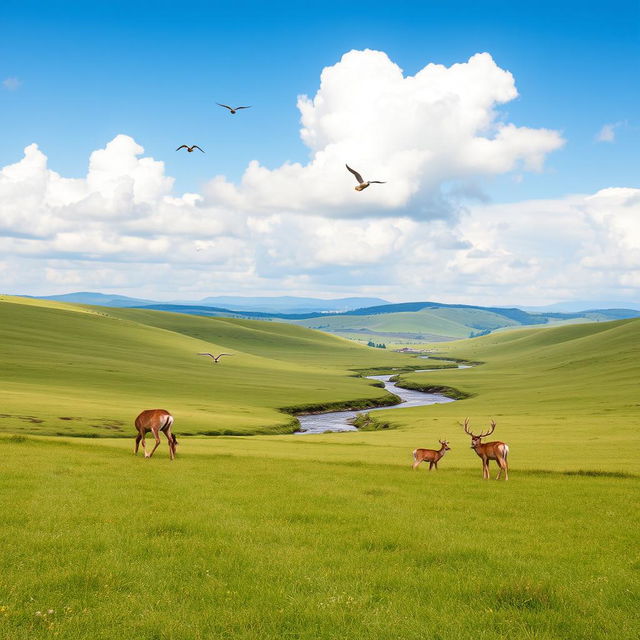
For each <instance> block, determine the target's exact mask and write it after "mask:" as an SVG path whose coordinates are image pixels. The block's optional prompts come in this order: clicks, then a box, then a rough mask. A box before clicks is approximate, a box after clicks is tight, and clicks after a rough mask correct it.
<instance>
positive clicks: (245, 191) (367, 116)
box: [205, 50, 564, 219]
mask: <svg viewBox="0 0 640 640" xmlns="http://www.w3.org/2000/svg"><path fill="white" fill-rule="evenodd" d="M517 96H518V92H517V90H516V87H515V82H514V78H513V76H512V75H511V73H509V72H508V71H505V70H503V69H501V68H500V67H498V66H497V65H496V63H495V62H494V61H493V59H492V57H491V56H490V55H489V54H488V53H480V54H476V55H474V56H472V57H471V58H470V59H469V60H468V61H467V62H464V63H461V64H454V65H452V66H451V67H445V66H442V65H437V64H429V65H427V66H426V67H424V68H423V69H422V70H420V71H419V72H418V73H416V75H414V76H404V75H403V73H402V69H400V67H398V65H396V64H395V63H393V62H392V61H391V60H390V59H389V58H388V57H387V55H386V54H385V53H383V52H381V51H371V50H365V51H350V52H349V53H346V54H345V55H344V56H343V57H342V59H341V60H340V62H338V63H336V64H335V65H333V66H332V67H327V68H325V69H324V70H323V71H322V75H321V79H320V88H319V89H318V92H317V93H316V95H315V97H314V98H313V99H310V98H308V97H307V96H300V97H299V99H298V108H299V110H300V113H301V122H302V130H301V137H302V140H303V142H304V143H305V145H306V146H307V147H308V148H309V152H310V160H309V162H308V163H307V164H304V165H303V164H299V163H287V164H284V165H282V166H281V167H279V168H277V169H274V170H270V169H267V168H266V167H263V166H262V165H260V163H259V162H258V161H255V160H254V161H253V162H251V163H250V164H249V166H248V168H247V170H246V171H245V173H244V175H243V177H242V181H241V183H240V184H239V185H235V184H232V183H230V182H228V181H227V180H226V179H225V178H224V177H223V176H218V177H216V178H215V179H214V180H212V181H211V182H210V183H209V184H208V185H207V187H206V189H205V193H206V196H207V199H208V201H210V202H213V203H215V204H219V205H223V206H227V207H232V208H234V209H237V210H240V211H245V212H252V213H256V212H262V213H286V212H294V213H305V214H312V215H323V216H331V217H341V218H342V217H363V216H372V215H378V216H388V215H389V214H390V213H391V212H394V211H397V210H398V209H400V208H402V209H404V212H403V213H404V215H407V216H409V217H412V218H416V219H433V218H440V217H446V216H447V215H448V214H449V213H450V209H451V208H450V206H447V204H449V203H447V201H446V200H444V199H443V198H442V194H441V192H442V189H443V187H445V186H446V185H450V184H451V183H452V182H453V183H455V182H456V181H464V180H468V179H473V178H480V177H482V176H492V175H496V174H502V173H505V172H508V171H511V170H513V169H524V170H531V171H540V170H541V169H542V166H543V162H544V158H545V156H546V154H547V153H549V152H550V151H553V150H555V149H558V148H560V147H561V146H562V145H563V143H564V141H563V139H562V137H561V136H560V134H559V133H558V132H557V131H552V130H548V129H530V128H527V127H517V126H515V125H514V124H511V123H506V122H504V121H503V120H502V119H501V115H500V113H499V112H498V111H497V110H496V107H497V106H498V105H500V104H503V103H506V102H509V101H510V100H513V99H514V98H516V97H517ZM345 163H348V164H349V165H350V166H352V167H354V168H355V169H357V170H358V171H360V173H361V174H362V175H363V177H364V179H365V180H386V181H387V184H385V185H374V186H373V187H371V188H369V189H368V190H366V191H363V192H361V193H357V192H355V191H354V190H353V187H354V186H355V182H354V179H353V176H351V175H350V174H349V173H348V172H347V171H346V169H345Z"/></svg>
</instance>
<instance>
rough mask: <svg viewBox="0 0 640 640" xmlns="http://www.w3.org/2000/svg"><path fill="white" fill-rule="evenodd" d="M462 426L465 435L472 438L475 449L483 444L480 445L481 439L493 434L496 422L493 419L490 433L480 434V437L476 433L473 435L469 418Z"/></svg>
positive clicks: (472, 445) (472, 446)
mask: <svg viewBox="0 0 640 640" xmlns="http://www.w3.org/2000/svg"><path fill="white" fill-rule="evenodd" d="M460 426H461V427H463V428H464V431H465V433H467V434H469V435H470V436H471V448H472V449H475V448H476V447H478V446H479V445H480V444H481V443H480V439H481V438H486V437H487V436H490V435H491V434H492V433H493V430H494V429H495V428H496V422H495V420H493V419H492V420H491V427H490V428H489V431H487V432H486V433H479V434H478V435H476V434H475V433H472V432H471V429H469V418H465V419H464V424H462V425H460Z"/></svg>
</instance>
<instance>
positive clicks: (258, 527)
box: [0, 297, 640, 640]
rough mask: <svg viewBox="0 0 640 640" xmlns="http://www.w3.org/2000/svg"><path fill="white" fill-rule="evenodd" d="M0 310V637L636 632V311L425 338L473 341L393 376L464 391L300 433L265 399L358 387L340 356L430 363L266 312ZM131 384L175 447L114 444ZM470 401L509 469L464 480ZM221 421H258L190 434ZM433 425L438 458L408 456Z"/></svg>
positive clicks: (378, 395)
mask: <svg viewBox="0 0 640 640" xmlns="http://www.w3.org/2000/svg"><path fill="white" fill-rule="evenodd" d="M0 314H1V315H0V336H1V345H2V353H3V360H2V370H1V371H0V382H1V384H0V391H1V393H2V396H1V398H0V400H1V402H2V405H1V406H2V414H3V416H5V417H3V418H1V419H0V429H1V430H2V434H0V445H1V446H2V450H3V454H4V455H3V458H2V467H1V468H0V487H1V488H0V501H1V502H2V504H1V505H0V513H1V514H2V527H1V528H0V536H1V548H2V552H1V553H0V562H1V563H2V571H0V638H7V639H11V640H13V639H18V640H21V639H25V640H26V639H32V638H70V639H74V640H75V639H78V640H79V639H81V638H97V639H102V638H105V639H106V638H135V639H138V638H140V639H149V640H183V639H184V640H189V639H205V638H207V639H208V638H224V639H226V638H229V639H231V638H233V639H236V638H238V639H245V638H246V639H249V638H251V639H256V638H303V639H309V640H311V639H317V638H323V639H324V638H326V639H334V638H358V639H362V638H364V639H368V638H371V639H378V638H380V639H389V640H391V639H394V640H395V639H397V638H409V639H414V638H415V639H418V638H420V639H422V638H436V639H442V640H445V639H446V640H451V639H456V638H470V639H471V638H473V639H475V638H480V639H483V640H485V639H486V640H488V639H492V640H493V639H511V638H514V639H520V638H532V639H533V638H535V639H545V640H547V639H548V640H556V639H558V638H571V639H573V638H578V639H585V640H587V639H600V638H602V639H604V638H616V639H617V638H621V639H626V638H629V639H631V638H637V637H638V635H639V634H640V616H639V614H638V610H639V609H638V604H639V603H638V593H639V591H640V590H639V587H640V552H639V551H638V533H637V532H638V530H639V526H640V522H639V521H640V514H639V511H638V489H639V488H640V478H639V476H638V470H639V468H640V467H639V465H638V463H639V461H640V456H639V446H638V445H640V411H639V410H640V395H639V394H638V383H637V381H638V380H639V379H640V357H639V356H640V320H629V321H618V322H609V323H596V324H580V325H575V326H565V327H558V328H545V329H527V330H514V331H511V332H501V333H498V334H492V335H488V336H485V337H482V338H476V339H472V340H463V341H459V342H451V343H446V344H442V343H440V344H437V345H435V348H436V349H438V353H437V354H436V355H437V356H438V357H441V358H454V359H459V360H464V361H468V362H475V363H481V364H477V365H476V366H474V367H473V368H471V369H441V370H439V371H434V372H425V373H407V372H402V373H400V379H401V383H402V384H404V385H406V386H414V387H419V388H423V389H433V388H442V387H450V388H453V389H456V390H458V391H459V392H462V393H463V394H464V395H465V396H466V397H465V399H463V400H459V401H456V402H454V403H450V404H445V405H436V406H430V407H417V408H411V409H392V410H384V411H379V412H375V413H373V414H371V415H372V417H373V419H374V420H377V421H379V422H380V423H384V422H387V423H390V424H391V426H392V427H393V428H391V429H384V430H380V431H367V432H353V433H341V434H323V435H318V436H301V435H268V434H269V433H270V434H273V433H278V432H279V431H282V432H286V431H287V430H290V429H291V419H292V416H290V415H289V414H286V413H283V412H282V411H281V409H283V408H287V407H289V408H290V407H301V406H309V407H310V406H313V407H316V408H320V407H323V406H324V407H327V406H330V405H339V404H343V405H347V404H350V403H352V404H357V403H362V404H366V403H372V404H373V403H376V402H379V401H380V400H381V399H382V398H383V397H384V390H383V389H380V388H378V387H375V386H372V385H371V384H370V381H366V380H363V379H361V378H359V377H356V376H355V371H356V370H367V369H372V368H375V367H386V368H388V369H389V371H392V370H393V369H394V368H400V369H401V368H403V367H415V366H417V365H416V363H417V364H418V365H419V366H420V367H424V368H428V367H429V361H426V362H425V361H424V360H416V359H414V358H411V357H409V356H404V355H400V354H394V353H389V352H386V351H384V350H379V349H366V348H364V347H360V346H358V345H355V344H353V343H351V342H348V341H345V340H340V339H338V338H335V337H332V336H327V335H324V334H320V333H317V332H312V331H309V330H307V329H304V328H300V327H294V326H289V325H283V324H280V323H269V322H262V323H261V322H254V321H240V320H231V319H211V318H197V317H191V316H180V315H177V314H168V313H160V312H150V311H138V310H122V309H117V310H116V309H106V308H99V307H79V306H72V305H63V304H57V305H56V304H55V303H44V302H36V301H29V300H21V299H18V298H7V297H4V299H3V300H0ZM198 351H211V352H214V353H215V352H219V351H225V352H230V353H234V356H233V357H229V358H226V359H222V360H221V363H220V364H219V365H212V364H211V363H210V362H209V360H208V359H205V358H199V357H198V356H195V355H194V354H195V353H197V352H198ZM433 362H434V364H440V365H442V364H443V362H442V361H433ZM396 370H398V369H396ZM152 406H162V407H164V408H167V409H169V410H171V411H172V413H173V414H174V416H175V418H176V422H175V426H174V430H175V432H176V434H177V436H178V440H179V442H180V445H179V447H178V456H177V458H176V460H175V461H174V462H170V461H169V459H168V452H167V447H166V442H164V441H163V444H162V446H161V447H160V448H159V449H158V451H157V452H156V454H155V456H154V457H153V458H152V459H151V460H144V459H143V458H142V457H137V458H136V457H134V456H133V455H132V451H133V435H134V434H133V427H132V419H133V417H135V415H136V413H137V412H138V411H139V410H141V409H143V408H150V407H152ZM466 416H469V417H470V418H471V426H472V428H473V429H474V430H476V429H477V430H479V429H480V428H482V427H486V426H487V425H488V423H489V421H490V419H491V418H492V417H493V418H494V419H495V420H496V422H497V425H498V426H497V429H496V432H495V434H494V436H493V437H494V438H496V439H502V440H505V441H506V442H508V443H509V445H510V448H511V452H510V458H509V462H510V479H509V482H496V481H495V480H492V481H488V482H487V481H483V480H482V478H481V463H480V460H479V458H477V456H476V455H475V454H474V452H473V451H471V450H470V449H469V437H468V436H466V435H465V434H464V433H463V431H462V428H461V427H460V426H459V424H458V423H459V421H461V420H462V419H463V418H464V417H466ZM61 418H73V419H72V420H68V419H64V420H63V419H61ZM114 427H119V428H114ZM225 430H228V433H240V434H249V433H254V434H257V435H251V436H249V435H239V436H232V435H221V436H217V437H203V436H202V434H204V433H208V432H211V433H215V432H217V433H224V432H225ZM261 432H262V435H260V433H261ZM187 433H191V434H200V435H198V436H195V435H194V436H190V437H188V436H185V434H187ZM86 435H91V436H96V435H100V436H113V437H100V438H96V437H93V438H88V437H82V436H86ZM70 436H73V437H70ZM123 436H127V437H126V438H125V437H123ZM443 437H447V438H448V439H449V440H450V442H451V447H452V450H451V451H450V452H448V453H447V454H446V456H445V457H444V458H443V459H442V460H441V462H440V464H439V467H440V470H439V471H438V472H431V473H429V472H428V471H427V470H426V468H423V469H420V470H419V471H417V472H413V471H411V468H410V464H411V451H412V450H413V449H414V448H416V447H436V446H437V440H438V438H443ZM491 471H492V474H495V467H491Z"/></svg>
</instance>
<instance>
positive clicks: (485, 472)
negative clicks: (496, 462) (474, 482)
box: [482, 460, 491, 480]
mask: <svg viewBox="0 0 640 640" xmlns="http://www.w3.org/2000/svg"><path fill="white" fill-rule="evenodd" d="M490 477H491V476H490V475H489V461H488V460H483V461H482V478H483V479H484V480H489V478H490Z"/></svg>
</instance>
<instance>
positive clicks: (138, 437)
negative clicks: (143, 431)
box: [133, 434, 142, 456]
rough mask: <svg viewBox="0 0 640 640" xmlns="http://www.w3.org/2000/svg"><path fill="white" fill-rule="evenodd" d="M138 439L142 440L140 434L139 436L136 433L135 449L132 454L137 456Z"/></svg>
mask: <svg viewBox="0 0 640 640" xmlns="http://www.w3.org/2000/svg"><path fill="white" fill-rule="evenodd" d="M140 440H142V436H141V435H140V434H138V435H137V436H136V448H135V450H134V452H133V455H134V456H137V455H138V447H139V446H140Z"/></svg>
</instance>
